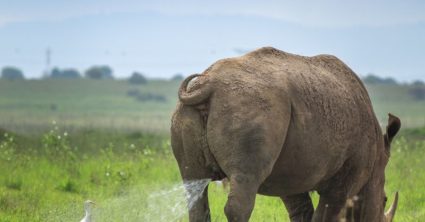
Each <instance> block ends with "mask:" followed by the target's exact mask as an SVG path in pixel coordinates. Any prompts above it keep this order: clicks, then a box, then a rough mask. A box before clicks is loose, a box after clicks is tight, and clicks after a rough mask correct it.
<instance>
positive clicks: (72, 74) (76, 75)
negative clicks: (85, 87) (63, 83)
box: [62, 69, 81, 79]
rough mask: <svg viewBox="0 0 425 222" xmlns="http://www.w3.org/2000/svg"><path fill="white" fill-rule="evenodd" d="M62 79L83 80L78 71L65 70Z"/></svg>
mask: <svg viewBox="0 0 425 222" xmlns="http://www.w3.org/2000/svg"><path fill="white" fill-rule="evenodd" d="M62 78H66V79H79V78H81V74H80V72H78V70H76V69H64V70H62Z"/></svg>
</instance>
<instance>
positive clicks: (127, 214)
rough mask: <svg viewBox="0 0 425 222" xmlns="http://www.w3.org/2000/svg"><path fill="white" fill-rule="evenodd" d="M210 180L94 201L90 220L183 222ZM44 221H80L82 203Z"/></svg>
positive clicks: (142, 189)
mask: <svg viewBox="0 0 425 222" xmlns="http://www.w3.org/2000/svg"><path fill="white" fill-rule="evenodd" d="M210 181H211V180H210V179H201V180H191V181H185V183H184V184H183V183H181V182H179V183H178V184H169V185H163V186H161V187H158V186H157V185H150V186H149V185H147V184H144V185H143V186H139V187H133V188H131V189H128V188H127V189H125V190H124V191H123V192H120V193H117V194H116V196H115V197H114V198H111V199H107V200H103V201H101V200H96V198H93V199H95V202H96V204H97V205H96V207H94V208H93V209H92V219H93V221H96V222H100V221H102V222H116V221H126V222H140V221H155V222H157V221H158V222H165V221H166V222H169V221H185V217H186V215H187V213H188V209H190V208H192V207H193V206H194V205H195V203H196V202H197V201H198V200H199V199H200V198H201V197H202V194H203V191H204V190H205V188H206V187H207V186H208V184H209V182H210ZM47 214H48V215H46V217H45V218H44V219H45V220H44V221H47V222H50V221H52V222H53V221H54V222H57V221H79V220H80V219H81V218H83V216H84V209H83V202H81V203H80V202H78V203H73V204H71V205H69V206H65V207H64V208H54V209H51V210H49V211H48V213H47Z"/></svg>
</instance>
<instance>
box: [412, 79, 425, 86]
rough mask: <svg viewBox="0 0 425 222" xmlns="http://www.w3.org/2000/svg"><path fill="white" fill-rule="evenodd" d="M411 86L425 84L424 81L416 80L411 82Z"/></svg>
mask: <svg viewBox="0 0 425 222" xmlns="http://www.w3.org/2000/svg"><path fill="white" fill-rule="evenodd" d="M412 86H425V83H424V82H423V81H421V80H416V81H414V82H412Z"/></svg>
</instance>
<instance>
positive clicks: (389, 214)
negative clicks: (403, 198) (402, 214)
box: [385, 192, 398, 222]
mask: <svg viewBox="0 0 425 222" xmlns="http://www.w3.org/2000/svg"><path fill="white" fill-rule="evenodd" d="M397 204H398V192H396V193H395V197H394V201H393V203H392V204H391V207H390V209H388V211H387V212H386V213H385V219H386V221H387V222H391V221H393V219H394V215H395V211H396V210H397Z"/></svg>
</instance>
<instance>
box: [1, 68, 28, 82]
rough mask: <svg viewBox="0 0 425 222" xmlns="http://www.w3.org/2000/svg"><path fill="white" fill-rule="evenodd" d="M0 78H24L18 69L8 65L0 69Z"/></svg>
mask: <svg viewBox="0 0 425 222" xmlns="http://www.w3.org/2000/svg"><path fill="white" fill-rule="evenodd" d="M1 78H2V79H7V80H22V79H24V74H23V72H22V71H21V70H20V69H18V68H16V67H11V66H9V67H4V68H3V69H2V70H1Z"/></svg>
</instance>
